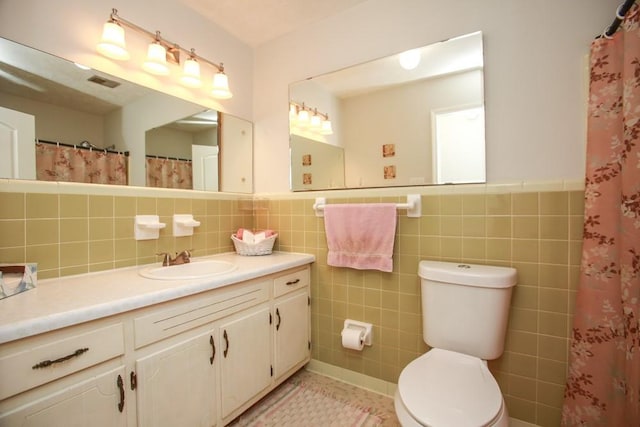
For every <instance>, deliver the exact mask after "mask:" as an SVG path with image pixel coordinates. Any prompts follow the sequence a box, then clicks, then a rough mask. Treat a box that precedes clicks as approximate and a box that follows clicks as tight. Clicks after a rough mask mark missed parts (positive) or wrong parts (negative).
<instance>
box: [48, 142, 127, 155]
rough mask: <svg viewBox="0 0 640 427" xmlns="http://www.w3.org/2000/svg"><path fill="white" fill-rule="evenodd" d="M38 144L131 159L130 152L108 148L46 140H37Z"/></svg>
mask: <svg viewBox="0 0 640 427" xmlns="http://www.w3.org/2000/svg"><path fill="white" fill-rule="evenodd" d="M36 143H41V144H51V145H57V146H59V147H69V148H77V149H79V150H95V151H104V152H105V153H111V154H122V155H124V156H125V157H129V152H128V151H115V150H107V149H106V148H93V147H83V146H81V145H78V144H65V143H64V142H58V141H47V140H46V139H36Z"/></svg>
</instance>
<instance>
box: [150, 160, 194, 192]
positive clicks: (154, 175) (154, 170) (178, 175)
mask: <svg viewBox="0 0 640 427" xmlns="http://www.w3.org/2000/svg"><path fill="white" fill-rule="evenodd" d="M147 187H160V188H182V189H185V190H191V189H193V169H192V166H191V160H179V159H162V158H155V157H147Z"/></svg>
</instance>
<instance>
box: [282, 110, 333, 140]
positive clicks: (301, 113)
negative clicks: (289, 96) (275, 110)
mask: <svg viewBox="0 0 640 427" xmlns="http://www.w3.org/2000/svg"><path fill="white" fill-rule="evenodd" d="M289 120H290V123H291V126H292V127H297V128H299V129H304V130H307V131H309V132H314V133H317V134H319V135H331V134H333V129H332V127H331V120H329V115H328V114H325V113H321V112H319V111H318V109H317V108H310V107H308V106H306V105H305V104H304V102H303V103H302V104H298V103H297V102H290V103H289Z"/></svg>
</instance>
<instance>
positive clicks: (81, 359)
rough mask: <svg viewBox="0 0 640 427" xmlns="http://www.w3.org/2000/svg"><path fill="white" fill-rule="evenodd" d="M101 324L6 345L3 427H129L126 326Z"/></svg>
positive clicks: (1, 355) (0, 360) (1, 361)
mask: <svg viewBox="0 0 640 427" xmlns="http://www.w3.org/2000/svg"><path fill="white" fill-rule="evenodd" d="M95 323H96V324H95V325H93V326H91V327H87V325H81V326H76V327H71V328H66V329H64V330H61V331H56V332H51V333H48V334H46V335H44V336H35V337H30V338H26V339H24V340H20V341H18V342H15V343H9V344H6V345H3V346H1V347H0V372H1V373H2V375H1V380H0V425H2V426H47V427H49V426H85V425H86V426H92V427H97V426H105V427H107V426H126V425H127V410H128V402H127V401H126V390H125V385H126V381H125V367H124V364H123V363H122V355H123V354H124V339H123V338H124V335H123V325H122V323H120V322H117V323H113V324H108V325H105V324H104V322H95Z"/></svg>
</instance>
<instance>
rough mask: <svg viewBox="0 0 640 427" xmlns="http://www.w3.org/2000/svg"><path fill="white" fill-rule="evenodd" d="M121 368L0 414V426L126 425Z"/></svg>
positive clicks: (108, 426) (106, 426) (111, 426)
mask: <svg viewBox="0 0 640 427" xmlns="http://www.w3.org/2000/svg"><path fill="white" fill-rule="evenodd" d="M124 372H125V370H124V367H120V368H117V369H113V370H110V371H108V372H105V373H103V374H99V375H96V376H94V377H92V378H89V379H86V380H84V381H80V382H78V383H77V384H74V385H72V386H70V387H66V388H64V389H62V390H60V391H57V392H55V393H52V394H49V395H46V396H43V397H42V398H39V399H34V400H33V401H32V402H29V403H28V404H27V405H24V406H20V407H18V408H16V409H15V410H10V411H8V412H5V413H3V414H0V425H2V426H7V427H11V426H21V427H84V426H91V427H113V426H126V425H127V419H126V418H127V417H126V406H125V405H126V402H125V400H124V396H125V387H124V384H125V378H124V375H125V373H124Z"/></svg>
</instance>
